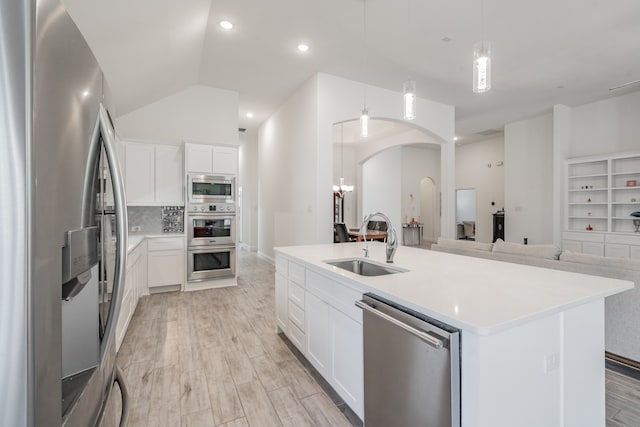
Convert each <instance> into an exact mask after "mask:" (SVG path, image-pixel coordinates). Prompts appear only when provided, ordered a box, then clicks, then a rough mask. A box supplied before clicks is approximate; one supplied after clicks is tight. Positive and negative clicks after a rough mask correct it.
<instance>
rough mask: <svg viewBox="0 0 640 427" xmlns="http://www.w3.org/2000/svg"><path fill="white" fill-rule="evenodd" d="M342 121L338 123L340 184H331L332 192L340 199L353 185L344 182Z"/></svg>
mask: <svg viewBox="0 0 640 427" xmlns="http://www.w3.org/2000/svg"><path fill="white" fill-rule="evenodd" d="M343 126H344V123H340V185H334V186H333V193H334V194H335V195H336V196H338V197H340V198H341V199H343V198H344V196H346V194H347V193H350V192H351V191H353V185H345V183H344V133H343Z"/></svg>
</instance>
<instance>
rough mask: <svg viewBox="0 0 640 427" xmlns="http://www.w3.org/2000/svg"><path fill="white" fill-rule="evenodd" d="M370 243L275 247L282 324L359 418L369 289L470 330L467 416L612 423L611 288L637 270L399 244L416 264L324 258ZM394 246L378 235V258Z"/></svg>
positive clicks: (353, 253) (464, 391)
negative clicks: (598, 269) (581, 269)
mask: <svg viewBox="0 0 640 427" xmlns="http://www.w3.org/2000/svg"><path fill="white" fill-rule="evenodd" d="M362 248H363V244H362V243H343V244H333V245H332V244H327V245H313V246H297V247H283V248H276V307H277V320H278V329H280V330H281V331H282V332H284V333H285V334H286V335H287V337H289V339H290V340H291V341H292V342H293V343H294V344H295V345H296V346H297V347H298V348H299V349H300V351H301V352H302V353H303V355H304V356H305V357H306V358H307V359H308V360H309V361H310V362H311V363H312V364H313V366H314V367H316V369H318V371H319V372H320V373H321V374H322V375H323V376H324V377H325V379H327V381H328V382H329V383H330V384H331V385H332V386H333V387H334V388H335V389H336V391H337V392H338V393H339V394H340V395H341V396H342V397H343V399H344V400H345V402H346V403H347V404H349V406H350V407H351V408H352V409H353V410H354V411H355V412H356V414H358V415H359V416H360V417H361V418H363V416H364V410H363V385H362V384H363V375H362V313H361V311H360V310H359V309H357V308H356V307H355V306H354V303H355V301H356V300H359V299H360V298H361V295H362V294H363V293H366V292H371V293H374V294H376V295H379V296H381V297H383V298H386V299H388V300H390V301H393V302H395V303H397V304H400V305H402V306H405V307H407V308H409V309H411V310H414V311H416V312H418V313H422V314H424V315H426V316H428V317H431V318H433V319H436V320H438V321H440V322H444V323H446V324H448V325H451V326H453V327H455V328H458V329H459V330H460V331H461V335H460V336H461V338H460V348H461V361H460V371H461V372H460V378H461V425H462V426H464V427H471V426H474V427H475V426H487V427H489V426H491V427H496V426H513V425H518V426H532V427H533V426H536V427H538V426H576V427H577V426H580V427H584V426H603V425H604V424H605V402H604V398H605V389H604V298H605V297H607V296H609V295H613V294H616V293H619V292H623V291H625V290H627V289H631V288H632V287H633V284H632V283H631V282H627V281H621V280H614V279H606V278H602V277H595V276H587V275H582V274H575V273H568V272H563V271H557V270H549V269H542V268H537V267H531V266H525V265H518V264H510V263H504V262H498V261H492V260H485V259H480V258H471V257H464V256H459V255H453V254H447V253H441V252H432V251H425V250H421V249H416V248H409V247H400V248H399V249H398V251H397V253H396V256H395V262H394V264H393V265H394V266H395V267H399V268H402V269H406V270H408V271H406V272H401V273H396V274H390V275H384V276H377V277H364V276H360V275H357V274H354V273H351V272H349V271H346V270H343V269H340V268H337V267H333V266H331V265H329V264H327V263H325V262H323V261H326V260H335V259H342V258H352V257H361V255H362V253H363V252H362ZM384 251H385V245H384V244H383V243H370V244H369V254H370V259H371V260H373V261H378V262H384V259H385V254H384Z"/></svg>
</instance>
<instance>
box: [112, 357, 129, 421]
mask: <svg viewBox="0 0 640 427" xmlns="http://www.w3.org/2000/svg"><path fill="white" fill-rule="evenodd" d="M115 382H117V383H118V387H120V395H121V396H122V414H121V415H120V424H119V426H120V427H127V424H128V422H129V392H128V390H127V385H126V384H125V381H124V375H122V371H121V370H120V368H119V367H117V366H116V378H115Z"/></svg>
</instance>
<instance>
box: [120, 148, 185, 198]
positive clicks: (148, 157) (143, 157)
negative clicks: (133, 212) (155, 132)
mask: <svg viewBox="0 0 640 427" xmlns="http://www.w3.org/2000/svg"><path fill="white" fill-rule="evenodd" d="M124 151H125V156H124V165H125V167H124V173H125V186H126V196H127V204H128V205H130V206H163V205H182V204H184V195H183V188H184V185H183V176H184V173H183V164H184V161H183V152H182V147H180V146H174V145H160V144H146V143H137V142H125V149H124Z"/></svg>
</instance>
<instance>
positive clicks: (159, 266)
mask: <svg viewBox="0 0 640 427" xmlns="http://www.w3.org/2000/svg"><path fill="white" fill-rule="evenodd" d="M183 265H184V259H183V251H160V252H149V256H148V257H147V285H148V286H149V287H150V288H152V287H154V286H167V285H178V284H182V276H183V268H182V266H183Z"/></svg>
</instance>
